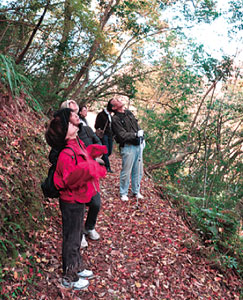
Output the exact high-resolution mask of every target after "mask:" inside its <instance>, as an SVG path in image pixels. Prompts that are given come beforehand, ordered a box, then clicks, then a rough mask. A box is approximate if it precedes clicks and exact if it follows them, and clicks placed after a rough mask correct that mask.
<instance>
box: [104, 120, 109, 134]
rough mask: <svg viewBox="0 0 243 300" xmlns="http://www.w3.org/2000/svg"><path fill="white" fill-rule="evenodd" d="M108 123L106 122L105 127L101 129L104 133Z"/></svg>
mask: <svg viewBox="0 0 243 300" xmlns="http://www.w3.org/2000/svg"><path fill="white" fill-rule="evenodd" d="M108 122H109V119H108V120H107V121H106V123H105V127H104V128H103V131H104V132H105V130H106V127H107V124H108Z"/></svg>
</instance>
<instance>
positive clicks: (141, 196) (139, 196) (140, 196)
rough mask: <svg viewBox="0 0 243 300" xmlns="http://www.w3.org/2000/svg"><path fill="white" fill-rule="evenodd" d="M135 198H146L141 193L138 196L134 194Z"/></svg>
mask: <svg viewBox="0 0 243 300" xmlns="http://www.w3.org/2000/svg"><path fill="white" fill-rule="evenodd" d="M133 196H134V197H136V198H138V199H144V196H143V195H141V194H140V193H138V194H133Z"/></svg>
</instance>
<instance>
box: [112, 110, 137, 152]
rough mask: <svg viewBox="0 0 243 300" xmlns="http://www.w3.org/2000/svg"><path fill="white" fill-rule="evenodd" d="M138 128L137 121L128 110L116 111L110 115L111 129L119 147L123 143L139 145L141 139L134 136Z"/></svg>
mask: <svg viewBox="0 0 243 300" xmlns="http://www.w3.org/2000/svg"><path fill="white" fill-rule="evenodd" d="M138 130H140V127H139V125H138V121H137V119H136V118H135V116H134V115H133V113H132V112H131V111H130V110H125V112H124V113H120V112H116V113H115V115H114V116H113V117H112V131H113V134H114V138H115V141H116V142H117V143H118V144H119V145H120V147H123V146H124V145H125V144H130V145H139V144H140V142H141V139H140V138H138V137H137V136H136V134H137V132H138Z"/></svg>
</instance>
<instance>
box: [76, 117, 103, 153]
mask: <svg viewBox="0 0 243 300" xmlns="http://www.w3.org/2000/svg"><path fill="white" fill-rule="evenodd" d="M78 136H79V138H80V139H81V140H82V141H83V142H84V144H85V146H86V147H87V146H89V145H91V144H99V145H102V143H101V140H100V139H99V138H98V136H97V135H96V134H95V133H94V131H93V130H92V128H91V127H89V126H83V124H82V123H80V124H79V131H78Z"/></svg>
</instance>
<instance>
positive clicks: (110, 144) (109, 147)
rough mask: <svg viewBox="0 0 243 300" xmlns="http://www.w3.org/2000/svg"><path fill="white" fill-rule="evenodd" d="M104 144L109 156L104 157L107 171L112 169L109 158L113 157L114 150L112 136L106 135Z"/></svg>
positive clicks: (103, 140)
mask: <svg viewBox="0 0 243 300" xmlns="http://www.w3.org/2000/svg"><path fill="white" fill-rule="evenodd" d="M102 144H103V145H105V146H106V148H107V151H108V152H107V154H104V155H103V156H102V159H103V161H104V162H105V166H106V169H110V167H111V166H110V161H109V156H110V155H111V153H112V148H113V139H112V136H110V135H106V134H105V135H104V136H103V138H102Z"/></svg>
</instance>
